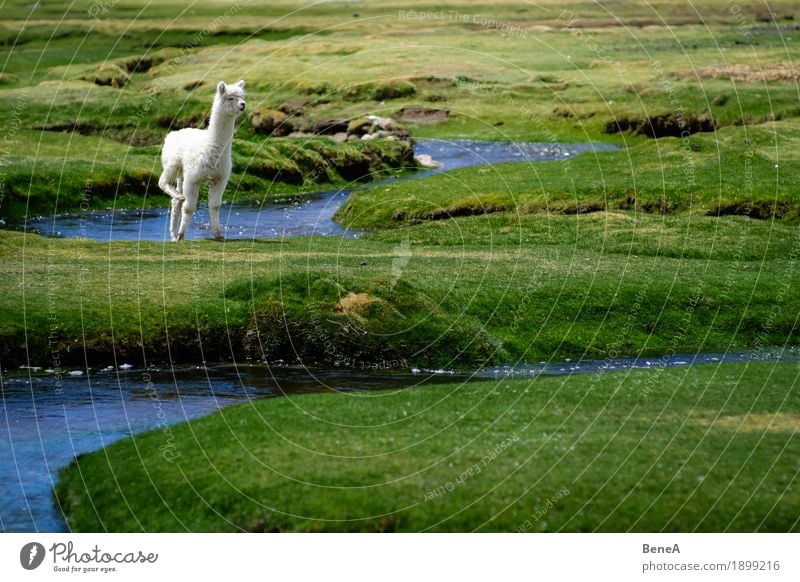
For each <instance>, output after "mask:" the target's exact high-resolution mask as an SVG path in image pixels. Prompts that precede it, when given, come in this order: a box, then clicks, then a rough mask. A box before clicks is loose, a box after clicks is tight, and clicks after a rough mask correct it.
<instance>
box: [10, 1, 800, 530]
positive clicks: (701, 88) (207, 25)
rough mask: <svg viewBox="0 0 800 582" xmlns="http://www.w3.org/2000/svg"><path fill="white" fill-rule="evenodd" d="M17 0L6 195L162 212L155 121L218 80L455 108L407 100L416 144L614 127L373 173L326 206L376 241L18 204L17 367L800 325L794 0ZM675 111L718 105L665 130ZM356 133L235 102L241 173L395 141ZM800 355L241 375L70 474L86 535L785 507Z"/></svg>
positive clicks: (531, 520)
mask: <svg viewBox="0 0 800 582" xmlns="http://www.w3.org/2000/svg"><path fill="white" fill-rule="evenodd" d="M31 6H32V5H31V3H30V2H27V1H14V2H6V3H4V4H3V8H2V11H3V22H2V23H0V108H2V110H3V111H5V112H7V114H6V115H4V116H3V118H2V119H0V217H2V218H3V219H9V218H17V219H18V218H23V217H25V216H29V215H31V214H45V215H47V214H50V213H53V212H60V211H67V210H71V209H72V210H74V209H77V208H80V206H81V204H86V205H88V207H93V208H105V207H120V206H126V207H134V206H137V207H142V208H146V207H149V206H163V205H165V204H166V200H165V197H163V196H161V195H160V194H157V193H156V191H155V190H154V177H155V176H156V175H157V174H158V172H159V169H160V168H159V160H158V153H159V144H160V143H161V140H162V139H163V136H164V135H165V134H166V132H167V131H169V128H170V127H174V126H182V125H187V124H188V125H201V124H202V119H203V117H204V116H205V115H206V113H207V112H208V108H209V102H210V94H211V90H212V88H213V86H214V85H215V84H216V82H217V81H218V80H220V79H226V80H229V81H233V80H236V79H239V78H244V79H246V80H247V83H248V85H247V87H248V107H249V108H250V109H251V110H253V109H256V108H262V109H264V110H276V109H279V108H281V107H284V106H286V105H287V104H288V105H290V107H289V110H290V111H292V110H294V109H297V112H296V113H290V114H289V115H290V116H294V117H292V119H293V123H295V122H296V123H298V125H303V126H306V127H313V126H314V125H315V124H317V123H319V122H325V121H328V120H343V119H355V118H360V117H363V116H365V115H369V114H376V115H395V116H396V115H397V114H398V112H399V111H400V110H401V109H403V108H406V107H416V108H427V109H432V110H436V111H438V113H436V115H431V116H430V117H429V118H428V119H427V120H426V119H417V120H413V119H410V120H407V121H405V122H404V123H405V125H406V126H407V128H409V129H410V130H411V132H412V135H413V136H414V137H418V138H419V137H436V138H480V139H490V140H523V141H546V142H587V141H600V142H607V143H614V144H617V145H620V146H623V147H624V148H625V149H624V150H623V151H619V152H610V153H602V154H597V155H594V154H587V155H583V156H580V157H576V158H574V159H570V160H569V161H568V162H556V163H543V164H533V165H528V164H523V165H510V164H501V165H497V166H495V167H490V168H468V169H464V170H460V171H457V172H453V173H450V174H446V175H442V176H438V177H433V178H428V179H425V181H416V182H405V183H395V184H393V185H390V186H386V185H381V186H377V187H375V188H374V189H371V190H367V191H363V192H359V194H358V195H357V196H355V197H354V198H353V199H352V200H351V201H350V202H349V203H348V205H347V206H346V207H345V208H344V209H343V210H342V212H341V213H340V215H339V218H340V220H342V221H343V222H345V223H346V224H348V225H351V226H357V227H359V228H366V229H369V230H370V231H371V232H370V234H369V235H368V236H365V237H363V238H360V239H341V240H340V239H329V238H327V239H320V238H298V239H290V240H288V239H287V240H253V241H231V242H227V243H225V244H216V243H213V242H211V241H192V242H187V243H185V244H181V245H161V244H156V243H146V242H115V243H110V244H101V243H97V242H92V241H87V240H56V239H45V238H41V237H38V236H34V235H23V234H20V233H12V232H7V231H2V232H0V259H2V264H3V274H4V277H3V278H2V280H0V364H2V366H3V368H4V372H5V370H7V369H8V368H10V367H16V366H18V365H38V366H42V367H45V368H54V369H56V370H57V371H58V372H63V371H65V370H67V369H72V368H73V367H77V368H83V367H85V366H86V365H87V362H88V365H89V366H90V367H93V366H103V367H105V366H107V365H109V364H114V363H117V364H119V363H122V362H123V361H128V362H130V363H133V364H150V363H169V362H193V363H197V362H201V361H208V362H211V361H217V360H223V361H231V360H234V359H235V360H237V361H241V360H266V361H274V360H283V361H286V362H302V363H305V364H322V365H338V366H341V367H348V366H353V367H356V368H359V369H360V368H361V367H362V366H363V365H364V364H370V365H372V364H376V365H381V364H388V365H390V366H403V367H408V366H412V365H419V366H437V367H462V366H480V365H483V364H486V363H490V362H492V363H493V362H520V361H539V360H549V359H563V358H568V357H569V358H586V357H588V358H605V357H612V356H621V355H634V354H640V353H641V354H659V353H669V352H671V351H676V352H678V351H680V352H693V351H700V350H704V351H725V350H728V349H735V348H749V349H756V350H761V349H763V350H767V349H771V348H772V347H779V348H780V347H784V346H796V345H797V343H798V333H797V318H798V313H800V298H798V296H797V294H796V293H793V292H792V291H793V290H794V289H797V288H800V270H798V268H797V256H798V253H799V252H800V238H798V230H797V217H798V198H797V193H796V188H795V187H794V184H796V183H798V182H800V176H798V159H797V152H798V151H800V149H799V148H798V147H797V145H798V144H797V138H796V134H797V130H798V119H800V109H798V101H797V98H798V93H797V78H796V76H795V71H796V67H795V66H794V65H793V63H795V62H796V61H797V57H798V49H797V43H796V42H790V41H789V40H788V39H789V38H790V37H791V36H797V31H796V26H797V25H796V20H795V18H796V17H797V15H796V14H795V11H796V8H797V7H796V3H795V2H790V1H785V2H784V1H775V2H770V10H771V12H768V11H767V10H766V8H765V7H764V6H761V5H759V4H757V3H752V4H747V3H741V5H737V6H736V7H737V9H739V10H738V11H733V10H732V9H731V7H729V6H727V5H725V4H724V3H720V2H714V1H711V0H701V1H698V2H693V3H691V5H689V4H684V3H675V2H623V3H615V4H614V6H613V9H612V7H610V6H609V5H607V4H603V3H578V2H575V3H563V2H556V1H555V0H543V1H542V2H537V3H536V6H534V5H532V4H527V3H518V2H492V3H488V4H487V3H486V2H484V1H482V0H458V1H457V2H450V3H448V6H447V8H446V10H447V11H449V10H453V11H455V12H456V13H458V14H460V15H462V16H467V18H466V20H464V19H462V20H459V21H458V22H454V21H453V20H452V19H448V18H443V17H419V16H415V15H413V13H410V12H409V11H410V10H415V11H426V10H431V11H438V10H441V8H440V7H439V6H438V5H428V4H425V3H422V2H412V1H410V0H409V1H405V0H403V1H401V0H397V1H395V2H390V3H361V4H359V5H358V10H357V11H356V10H355V9H352V10H351V9H348V10H343V7H342V4H340V3H320V4H317V5H313V6H308V7H306V6H304V7H302V8H301V9H299V10H296V9H298V7H299V5H298V4H297V3H296V2H293V1H288V0H287V1H277V2H271V3H269V5H265V4H263V3H258V4H257V5H256V4H255V3H250V4H242V5H239V4H236V5H235V6H236V7H237V9H236V10H235V11H234V12H230V11H228V12H226V10H228V9H229V8H230V7H231V6H230V5H229V4H225V5H224V6H222V5H220V4H219V3H218V2H215V1H213V0H207V1H206V0H201V1H199V2H194V3H192V5H191V7H189V6H188V5H187V4H181V3H158V4H154V3H149V4H148V5H147V6H146V9H145V3H143V2H138V1H131V2H124V3H113V5H112V3H109V4H108V5H104V4H102V3H101V4H98V3H90V2H88V1H85V2H66V1H65V2H47V3H36V4H35V5H33V6H35V7H34V8H32V7H31ZM92 6H101V7H105V8H108V10H107V11H106V12H101V13H98V14H92V13H91V10H92ZM93 16H96V18H95V17H93ZM475 16H479V17H480V16H486V17H487V18H489V17H490V18H491V19H492V20H494V21H495V22H496V23H499V25H508V27H517V28H516V29H514V31H515V32H514V33H509V29H508V27H506V30H505V32H504V31H502V30H498V29H497V26H498V25H497V24H496V25H493V26H488V25H481V24H480V23H477V24H476V23H475V22H474V17H475ZM620 23H622V24H623V26H620ZM523 33H524V34H523ZM284 108H285V107H284ZM421 117H423V118H424V117H425V116H421ZM434 117H435V118H436V119H437V120H436V121H434V122H429V121H430V119H432V118H434ZM681 124H686V125H687V126H691V127H697V128H700V129H709V128H710V127H711V126H713V128H714V129H715V131H714V132H705V133H694V134H693V135H691V136H683V137H677V138H676V137H662V138H660V139H652V138H651V137H648V133H650V134H661V133H664V134H666V135H669V134H674V133H675V132H676V128H677V130H682V129H683V127H682V125H681ZM678 135H680V131H679V133H678ZM346 148H347V149H346ZM351 148H352V146H351V145H350V144H345V145H336V144H334V143H333V142H332V141H330V140H329V139H327V138H314V139H300V140H294V139H292V138H272V137H267V136H265V135H264V134H259V133H258V132H257V131H256V128H254V127H253V125H252V124H251V123H250V121H249V120H243V122H242V124H241V126H240V128H239V129H238V132H237V141H236V142H235V144H234V148H233V153H234V166H235V174H234V176H233V181H232V183H231V187H229V191H228V196H227V198H226V199H227V200H228V201H230V200H234V199H236V200H243V199H248V200H263V199H265V198H269V197H285V196H292V195H298V194H302V193H303V192H306V191H308V190H311V189H319V187H323V188H325V187H328V186H333V187H338V186H341V185H343V184H345V183H347V182H348V181H350V180H352V179H353V178H354V177H357V176H362V175H369V176H373V175H387V174H392V173H397V172H398V171H399V169H400V168H405V167H407V166H408V165H409V158H408V152H407V151H404V150H402V148H400V147H399V146H398V145H397V144H396V143H391V142H382V143H374V144H369V145H368V146H364V145H362V146H359V148H356V149H355V150H354V149H351ZM354 173H355V174H354ZM356 175H357V176H356ZM737 214H738V215H742V216H732V215H737ZM797 374H798V371H797V367H796V365H790V364H782V365H778V366H772V365H766V364H764V365H753V366H746V367H745V366H720V367H716V366H712V367H704V368H696V369H691V370H670V371H662V370H658V371H643V372H635V373H631V374H626V375H602V376H591V377H567V378H551V379H540V380H535V381H532V382H522V381H520V382H501V383H498V384H481V385H479V384H475V385H469V386H460V387H453V386H449V387H440V388H436V389H425V390H411V391H405V392H397V393H385V394H381V395H379V397H376V398H367V397H364V396H352V395H351V396H344V395H328V396H321V395H320V396H309V397H304V398H302V399H300V398H298V399H292V400H288V399H286V400H281V401H278V400H275V401H269V402H258V403H254V404H253V405H248V406H240V407H236V408H232V409H230V410H226V411H222V412H220V413H219V414H218V415H215V416H213V417H211V418H208V419H201V420H198V421H195V422H193V423H191V424H189V425H182V426H180V427H176V428H175V429H174V434H175V439H176V440H175V443H177V446H178V449H177V452H178V453H179V454H180V456H179V457H178V460H177V462H175V463H173V464H170V463H167V462H164V460H163V457H162V456H161V453H162V452H163V449H162V451H160V450H159V447H161V446H162V445H164V444H165V442H164V439H165V435H164V434H159V433H151V434H148V435H143V436H140V437H136V438H135V439H133V440H128V441H124V442H121V443H118V444H116V445H113V446H112V447H111V448H109V449H108V451H107V452H104V453H98V454H94V455H87V456H82V457H80V458H79V459H78V461H77V464H76V465H74V466H73V467H72V468H71V469H69V470H68V471H67V472H66V473H65V475H64V479H63V481H62V484H61V486H60V488H59V491H58V496H59V500H60V501H61V502H62V504H63V506H64V508H65V509H66V510H67V513H68V516H69V520H70V524H71V526H72V527H74V528H75V529H76V530H87V531H91V530H119V531H139V530H148V531H153V530H177V531H182V530H187V529H188V530H198V531H214V530H235V529H244V530H250V531H259V530H301V531H307V530H314V531H316V530H337V531H339V530H366V531H375V530H379V531H388V530H403V531H416V530H421V529H434V530H450V531H461V530H473V529H479V530H492V531H494V530H502V531H508V530H518V529H520V528H522V529H524V530H526V531H554V530H563V531H595V530H602V531H625V530H629V529H630V530H643V531H645V530H647V531H649V530H661V529H664V530H667V531H692V530H695V529H696V530H703V531H720V530H736V531H794V530H796V529H797V527H798V524H797V519H796V516H797V509H798V507H797V505H798V500H797V495H796V493H795V491H796V489H797V487H796V478H797V476H796V466H794V465H792V463H790V462H789V459H795V458H796V457H797V451H796V450H795V449H796V445H797V442H796V438H795V432H796V428H797V421H796V417H797V414H798V411H797V402H796V396H797V391H796V390H795V389H794V388H795V386H796V380H797ZM301 410H302V411H307V412H310V413H313V414H305V413H301V412H298V411H301ZM264 418H268V419H269V420H270V427H268V428H266V429H265V425H264V421H263V419H264ZM355 425H357V426H355ZM366 427H369V428H366ZM443 427H444V428H443ZM281 436H284V437H286V438H285V439H282V438H280V437H281ZM231 437H233V438H231ZM509 438H510V439H511V441H507V440H506V439H509ZM504 442H506V443H507V445H502V443H504ZM288 443H294V444H288ZM320 443H323V444H322V445H320ZM306 445H308V446H306ZM302 447H305V448H302ZM497 447H501V449H500V452H499V453H498V454H497V455H496V459H494V460H492V461H491V463H490V464H488V465H487V466H482V465H481V464H480V463H481V462H482V459H483V458H484V457H485V456H486V455H487V454H490V453H491V452H492V451H494V450H497ZM312 451H313V452H312ZM140 455H141V460H140ZM337 455H338V456H337ZM476 463H478V466H480V467H481V471H480V472H479V473H475V471H474V470H473V474H472V475H470V476H469V478H468V479H466V480H464V479H462V481H463V482H461V481H459V477H460V476H461V475H462V474H464V472H465V471H469V470H470V469H471V468H472V467H474V466H475V464H476ZM795 464H796V463H795ZM220 475H225V477H226V478H228V479H229V481H228V482H223V481H222V480H221V478H220ZM280 475H285V476H288V477H287V478H284V477H280ZM84 477H87V479H86V481H85V482H84V481H83V478H84ZM289 478H293V479H294V480H291V479H289ZM150 479H152V481H151V480H150ZM456 482H458V483H459V484H458V487H454V488H453V490H452V491H447V488H448V486H447V484H448V483H456ZM176 484H179V485H176ZM190 485H191V486H190ZM192 487H195V490H193V489H192ZM442 488H444V490H445V493H446V494H431V492H441V491H442ZM559 495H560V496H559ZM426 496H428V497H429V498H428V499H426ZM89 500H91V503H90V502H89ZM201 500H204V501H205V502H206V503H203V501H201ZM548 502H549V505H551V506H553V507H552V509H547V510H546V511H544V513H543V512H542V511H541V510H542V508H547V506H548ZM92 503H93V504H94V505H92ZM128 504H130V506H129V505H128ZM223 516H224V517H223Z"/></svg>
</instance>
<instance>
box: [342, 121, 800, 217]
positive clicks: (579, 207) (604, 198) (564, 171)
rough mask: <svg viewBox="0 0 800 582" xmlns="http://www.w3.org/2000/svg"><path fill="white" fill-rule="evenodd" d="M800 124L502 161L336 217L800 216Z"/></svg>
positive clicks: (359, 198) (374, 198)
mask: <svg viewBox="0 0 800 582" xmlns="http://www.w3.org/2000/svg"><path fill="white" fill-rule="evenodd" d="M798 129H800V123H798V122H797V121H796V120H793V121H791V122H778V123H775V124H774V125H772V126H771V127H759V128H750V129H744V128H726V129H723V130H720V131H719V132H717V133H716V134H715V135H710V134H697V135H694V136H692V137H691V138H688V139H686V140H684V139H680V138H662V139H659V140H649V141H647V142H645V143H639V144H636V145H632V146H630V147H629V148H627V149H626V150H624V151H615V152H598V153H584V154H581V155H578V156H576V157H573V158H567V159H564V160H561V161H558V162H547V163H542V162H531V163H528V164H524V163H518V162H514V163H507V164H495V165H491V166H482V167H474V168H463V169H460V170H456V171H452V172H445V173H442V174H440V175H438V176H435V177H431V178H427V179H425V180H424V182H418V181H406V182H398V183H395V184H392V185H390V186H383V185H381V186H377V187H373V188H370V189H366V190H361V191H358V192H355V193H354V194H353V195H352V196H351V197H350V198H349V199H348V201H347V203H346V204H345V205H344V206H343V207H342V208H341V209H340V210H339V211H338V212H337V215H336V217H337V219H339V220H340V221H341V222H342V223H344V224H345V225H346V226H348V227H351V228H356V229H387V228H395V227H398V226H405V225H408V224H415V223H420V222H426V221H431V220H442V219H448V218H452V217H454V216H470V215H479V214H491V213H495V212H504V211H510V212H514V213H517V214H520V215H526V214H534V213H548V212H550V213H560V214H578V213H588V212H598V211H604V210H619V209H634V208H635V209H637V210H639V211H644V212H651V213H663V214H668V213H669V214H674V213H687V212H689V213H694V214H698V215H718V214H738V215H746V216H750V217H752V218H769V217H773V216H775V217H778V218H781V219H784V220H787V221H790V222H797V219H798V218H800V195H798V192H797V188H796V187H795V184H797V183H798V181H800V164H799V163H798V161H800V158H798V157H797V156H798V154H797V152H798V149H797V145H798V144H797V138H796V135H797V130H798Z"/></svg>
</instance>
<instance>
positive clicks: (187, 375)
mask: <svg viewBox="0 0 800 582" xmlns="http://www.w3.org/2000/svg"><path fill="white" fill-rule="evenodd" d="M611 149H616V147H615V146H608V145H603V144H536V143H500V142H479V141H470V140H451V141H443V140H423V141H420V142H419V143H418V144H417V147H416V148H415V153H416V154H418V155H419V154H427V155H430V156H431V157H432V158H433V159H434V160H436V161H438V162H440V163H441V164H443V167H442V168H441V169H437V170H430V171H421V172H418V173H416V174H414V175H413V176H411V177H410V178H401V179H416V178H421V177H425V176H430V175H432V174H435V173H438V172H442V171H447V170H452V169H455V168H460V167H465V166H473V165H479V164H492V163H499V162H507V161H552V160H559V159H565V158H568V157H570V156H573V155H577V154H579V153H582V152H590V151H606V150H611ZM391 180H392V179H389V180H384V182H389V181H391ZM373 184H374V183H373ZM349 193H350V191H335V192H322V193H319V194H317V195H315V196H314V197H313V198H311V199H309V200H306V201H303V202H299V203H293V204H262V205H252V204H238V203H233V204H228V205H226V206H224V207H223V210H222V213H221V222H222V223H223V225H224V229H225V235H226V237H227V238H229V239H235V238H252V237H273V238H274V237H285V236H297V235H327V236H358V233H356V232H353V231H347V230H345V229H343V228H342V227H340V226H339V225H337V224H336V223H334V222H333V221H332V219H331V217H332V216H333V214H334V213H335V212H336V209H337V208H338V207H339V206H340V205H341V204H342V203H343V202H344V201H345V200H346V199H347V196H348V195H349ZM167 206H168V204H167V198H166V196H165V197H164V204H163V207H162V208H150V209H136V210H115V211H107V212H85V213H69V214H62V215H57V216H51V217H33V218H29V219H28V220H27V221H25V222H24V223H23V224H17V225H9V228H16V229H20V230H27V231H29V232H36V233H38V234H42V235H45V236H55V237H75V236H86V237H89V238H92V239H95V240H99V241H109V240H150V241H168V240H169V236H168V233H167V228H168V227H167ZM210 236H211V233H210V227H209V224H208V213H207V212H205V213H204V212H202V210H201V209H200V208H199V209H198V214H197V215H196V216H195V219H194V220H193V222H192V226H191V229H190V232H189V236H188V238H193V239H202V238H210ZM783 359H793V360H797V359H800V357H799V356H798V354H797V353H795V352H791V353H784V352H780V351H777V352H775V353H769V354H765V353H737V354H731V353H725V354H705V355H672V356H669V357H650V358H628V359H619V360H603V361H580V362H569V361H565V362H539V363H538V364H525V365H509V366H498V367H494V368H485V369H481V370H474V371H450V370H417V369H413V370H408V371H399V372H398V371H372V372H362V371H358V370H352V369H326V370H317V369H308V368H291V367H270V366H267V365H263V364H262V365H250V364H247V365H245V366H234V365H227V366H219V367H213V368H205V367H184V368H174V369H173V368H170V369H156V368H153V369H148V370H135V369H130V368H129V367H128V366H120V367H119V368H113V367H111V366H108V367H106V368H102V369H91V370H77V369H73V370H71V374H70V373H65V374H66V375H65V376H63V377H61V376H55V375H54V374H52V373H51V374H48V373H47V371H42V370H40V369H33V370H31V371H30V372H31V373H28V372H29V370H16V371H14V374H13V375H12V376H10V377H9V376H8V371H7V370H4V371H3V372H1V373H0V397H1V399H0V483H2V489H0V531H3V532H59V531H65V530H66V524H65V522H64V520H63V518H62V516H61V512H60V510H59V509H58V508H57V507H56V506H55V504H54V499H53V495H52V489H53V486H54V484H55V483H56V481H57V478H58V472H59V470H60V469H61V468H63V467H65V466H67V465H68V464H69V463H70V462H71V461H72V460H73V459H74V458H75V457H76V456H77V455H80V454H82V453H86V452H90V451H95V450H99V449H101V448H103V447H105V446H108V445H109V444H111V443H113V442H114V441H117V440H119V439H122V438H125V437H129V436H131V435H133V434H137V433H140V432H142V431H146V430H149V429H154V428H157V427H163V426H165V425H166V424H174V423H179V422H184V421H186V420H189V419H192V418H197V417H200V416H203V415H206V414H209V413H211V412H214V411H216V410H218V409H220V408H222V407H225V406H229V405H231V404H234V403H243V402H248V401H251V400H254V399H260V398H269V397H275V396H280V395H285V394H300V393H305V392H325V391H346V392H354V391H355V392H358V391H368V390H377V389H381V390H386V389H408V388H413V387H417V386H421V385H424V384H429V383H431V382H436V383H443V382H466V381H472V380H487V379H496V380H499V379H505V378H533V377H536V376H540V375H553V374H578V373H603V372H605V371H606V370H626V369H632V368H652V367H658V366H689V365H694V364H703V363H706V364H712V363H718V362H742V361H773V362H774V361H779V360H783Z"/></svg>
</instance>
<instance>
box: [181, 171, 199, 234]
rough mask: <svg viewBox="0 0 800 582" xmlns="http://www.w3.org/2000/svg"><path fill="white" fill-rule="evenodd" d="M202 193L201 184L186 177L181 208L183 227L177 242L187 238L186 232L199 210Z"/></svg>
mask: <svg viewBox="0 0 800 582" xmlns="http://www.w3.org/2000/svg"><path fill="white" fill-rule="evenodd" d="M199 193H200V184H199V183H198V182H196V181H193V180H189V179H187V178H186V177H185V176H184V179H183V197H184V198H185V200H184V202H183V206H182V207H181V225H180V228H178V237H177V240H183V237H184V236H186V230H187V229H188V228H189V222H191V220H192V215H193V214H194V211H195V210H196V209H197V196H198V194H199Z"/></svg>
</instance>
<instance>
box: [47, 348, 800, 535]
mask: <svg viewBox="0 0 800 582" xmlns="http://www.w3.org/2000/svg"><path fill="white" fill-rule="evenodd" d="M799 377H800V367H799V366H798V365H797V364H796V363H791V364H789V363H787V364H748V365H740V364H725V365H706V366H700V367H694V368H686V369H664V368H660V369H655V370H646V371H631V372H626V373H607V374H601V375H585V376H574V377H551V378H539V379H535V380H524V381H522V380H518V381H498V382H493V383H489V382H482V383H471V384H463V385H449V386H430V387H424V388H415V389H407V390H399V391H391V392H376V393H361V394H325V395H305V396H288V397H283V398H279V399H270V400H260V401H255V402H252V403H250V404H244V405H238V406H234V407H231V408H227V409H224V410H222V411H220V412H218V413H216V414H213V415H211V416H209V417H206V418H202V419H199V420H194V421H191V422H189V423H186V424H181V425H179V426H176V427H173V428H172V429H171V431H172V432H171V434H167V433H165V432H164V431H163V430H158V431H153V432H149V433H147V434H143V435H138V436H135V437H133V438H131V439H127V440H125V441H122V442H119V443H115V444H113V445H111V446H109V447H108V448H106V449H105V450H103V451H100V452H97V453H92V454H88V455H81V456H79V457H78V458H77V460H76V461H75V462H74V463H73V464H72V465H71V466H70V467H69V468H67V469H66V470H65V471H64V472H63V473H62V476H61V480H60V482H59V485H58V487H57V489H56V495H57V499H58V501H59V503H60V504H61V506H62V507H63V508H64V509H65V511H66V513H67V516H68V524H69V527H70V528H71V529H72V530H73V531H127V532H137V531H195V532H198V531H239V530H244V531H572V532H589V531H612V532H619V531H656V532H658V531H665V532H671V531H674V532H693V531H707V532H721V531H742V532H790V531H798V529H799V528H800V522H799V521H798V515H800V493H799V492H798V490H797V483H798V469H797V463H796V459H797V456H798V454H800V440H798V437H797V428H798V422H800V399H798V395H800V392H798V391H797V389H796V388H797V382H798V378H799ZM167 450H168V451H169V454H168V455H167V456H168V457H170V458H171V460H170V461H169V462H168V461H166V460H165V458H166V457H165V456H164V451H167Z"/></svg>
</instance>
